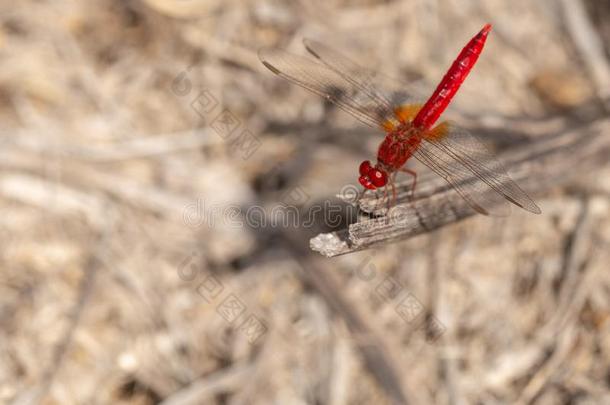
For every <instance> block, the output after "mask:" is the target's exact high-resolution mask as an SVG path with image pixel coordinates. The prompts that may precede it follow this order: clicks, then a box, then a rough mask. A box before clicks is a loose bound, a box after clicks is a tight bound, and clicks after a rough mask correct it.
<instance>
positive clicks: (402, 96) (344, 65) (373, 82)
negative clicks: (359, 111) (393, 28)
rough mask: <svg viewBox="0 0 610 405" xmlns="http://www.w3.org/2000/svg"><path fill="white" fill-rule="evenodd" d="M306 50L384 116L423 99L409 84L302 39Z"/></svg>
mask: <svg viewBox="0 0 610 405" xmlns="http://www.w3.org/2000/svg"><path fill="white" fill-rule="evenodd" d="M303 44H304V45H305V49H307V51H308V52H309V53H310V54H311V55H313V56H314V57H315V58H317V59H318V60H319V61H320V62H321V63H323V64H324V65H326V66H327V67H328V68H329V69H331V70H333V71H334V72H336V73H338V74H340V75H341V76H342V77H344V78H345V80H346V81H348V82H349V83H350V84H351V85H352V86H354V87H356V88H358V90H359V91H361V92H363V93H365V94H366V95H367V97H369V98H370V99H371V100H374V101H375V102H377V103H378V104H379V105H383V106H384V107H385V112H386V117H388V118H390V117H392V113H393V112H394V109H395V108H396V107H397V106H401V105H406V104H414V103H417V102H420V101H421V100H422V99H424V96H425V95H424V94H416V93H415V92H414V91H413V90H414V89H413V87H412V85H408V86H407V85H406V84H405V83H403V82H401V81H400V80H398V79H395V78H392V77H390V76H387V75H385V74H383V73H381V72H378V71H375V70H372V69H367V68H365V67H362V66H361V65H359V64H358V63H356V62H354V61H353V60H351V59H350V58H349V57H347V56H345V55H343V54H341V53H339V52H337V51H336V50H334V49H332V48H330V47H328V46H326V45H325V44H323V43H321V42H318V41H315V40H313V39H308V38H305V39H304V40H303ZM407 89H408V90H407Z"/></svg>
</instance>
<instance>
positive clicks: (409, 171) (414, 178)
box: [398, 167, 417, 199]
mask: <svg viewBox="0 0 610 405" xmlns="http://www.w3.org/2000/svg"><path fill="white" fill-rule="evenodd" d="M398 170H400V171H401V172H404V173H407V174H409V175H411V176H413V182H412V183H411V199H413V198H414V197H415V187H416V186H417V173H416V172H415V171H414V170H411V169H406V168H404V167H403V168H400V169H398Z"/></svg>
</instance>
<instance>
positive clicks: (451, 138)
mask: <svg viewBox="0 0 610 405" xmlns="http://www.w3.org/2000/svg"><path fill="white" fill-rule="evenodd" d="M442 125H447V127H448V129H447V131H446V132H445V133H444V134H442V135H441V136H429V137H426V136H425V135H424V137H423V141H422V143H421V144H420V146H419V147H418V149H417V150H416V152H415V153H414V154H413V156H415V158H417V159H418V160H419V161H420V162H422V163H423V164H425V165H426V166H428V167H429V168H430V169H432V170H433V171H434V172H436V173H437V174H438V175H440V176H441V177H443V178H444V179H445V180H446V181H447V182H448V183H449V184H451V185H452V186H453V187H454V188H455V189H456V191H457V192H458V193H459V194H460V195H461V196H462V197H463V198H464V199H465V200H466V201H467V202H468V203H469V204H470V205H471V206H472V207H473V208H474V209H475V210H476V211H478V212H480V213H482V214H485V215H490V214H492V215H506V214H508V213H509V206H508V204H507V203H506V202H507V201H510V202H511V203H513V204H515V205H517V206H519V207H521V208H523V209H524V210H527V211H529V212H532V213H534V214H540V213H541V211H540V208H538V206H537V205H536V203H535V202H534V201H533V200H532V199H531V198H530V197H529V196H528V195H527V194H526V193H525V191H523V190H522V189H521V188H520V187H519V186H518V185H517V183H515V182H514V181H513V179H511V178H510V176H509V175H508V174H507V173H506V170H505V169H504V167H503V166H502V165H501V164H500V163H499V162H498V161H497V160H496V159H495V158H494V157H493V155H492V154H491V152H490V151H489V150H488V149H487V148H486V147H485V145H484V144H483V143H481V142H480V141H479V140H477V139H476V138H475V137H474V136H473V135H472V134H470V133H469V132H468V131H466V130H464V129H462V128H459V127H456V126H454V125H449V124H442ZM437 135H438V134H437Z"/></svg>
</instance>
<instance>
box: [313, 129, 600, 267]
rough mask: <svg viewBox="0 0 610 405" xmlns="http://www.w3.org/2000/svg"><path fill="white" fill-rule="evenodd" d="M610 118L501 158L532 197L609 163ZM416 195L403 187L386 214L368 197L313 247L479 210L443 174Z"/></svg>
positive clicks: (378, 239)
mask: <svg viewBox="0 0 610 405" xmlns="http://www.w3.org/2000/svg"><path fill="white" fill-rule="evenodd" d="M609 134H610V119H608V118H604V119H600V120H597V121H594V122H592V123H589V124H586V125H583V126H581V127H578V128H575V129H571V130H568V131H565V132H560V133H557V134H553V135H549V136H545V137H540V138H539V140H537V141H535V142H533V143H528V144H525V145H520V146H517V147H514V148H511V149H509V150H507V151H505V152H504V153H503V154H501V155H500V159H501V160H502V161H503V162H505V163H506V167H507V168H508V169H509V171H510V173H511V176H512V177H513V178H514V179H515V180H516V181H517V182H518V183H519V184H520V185H522V186H523V187H524V188H525V189H526V190H528V191H529V192H530V193H531V194H532V195H540V194H541V193H542V192H543V191H545V190H548V189H549V188H550V187H552V186H556V185H560V184H562V183H565V182H566V181H567V180H569V179H570V178H573V177H574V176H575V175H577V174H582V173H590V172H591V171H593V170H595V169H596V168H598V167H599V166H602V165H603V164H605V163H606V162H607V160H608V156H609V154H610V135H609ZM422 179H423V181H422V183H423V184H421V186H418V190H417V194H416V196H415V199H410V197H409V183H408V182H406V183H404V184H403V183H401V184H399V185H398V200H397V205H396V206H395V207H394V208H392V210H390V212H389V214H388V215H382V214H384V212H383V211H385V208H383V209H375V207H385V203H384V202H383V201H382V200H380V197H377V196H374V195H367V196H366V197H364V198H363V199H362V200H360V202H359V206H360V209H361V210H363V211H364V212H369V213H371V214H372V215H373V218H372V219H371V218H369V217H364V216H363V217H362V218H361V219H360V220H359V221H358V222H356V223H354V224H351V225H350V226H349V228H348V229H343V230H340V231H337V232H333V233H323V234H319V235H317V236H316V237H314V238H312V239H311V240H310V247H311V249H312V250H314V251H317V252H319V253H321V254H322V255H324V256H327V257H333V256H338V255H342V254H346V253H351V252H355V251H359V250H364V249H368V248H371V247H373V246H378V245H382V244H385V243H389V242H395V241H399V240H403V239H407V238H410V237H412V236H416V235H419V234H422V233H427V232H430V231H432V230H434V229H438V228H441V227H443V226H445V225H449V224H452V223H455V222H458V221H461V220H463V219H465V218H468V217H470V216H471V215H474V214H475V211H474V210H473V209H472V208H470V207H469V206H468V204H467V203H466V202H465V201H464V200H463V199H462V198H461V197H460V196H459V195H458V193H457V192H456V191H455V190H453V189H452V188H451V187H449V186H448V185H447V184H446V183H445V181H444V180H443V179H441V178H436V177H434V176H422Z"/></svg>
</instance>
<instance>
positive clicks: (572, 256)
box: [0, 0, 610, 405]
mask: <svg viewBox="0 0 610 405" xmlns="http://www.w3.org/2000/svg"><path fill="white" fill-rule="evenodd" d="M568 3H569V4H570V6H567V5H566V4H568ZM509 4H510V5H509ZM573 4H577V5H580V4H581V3H580V1H574V2H567V1H552V0H545V1H536V2H532V1H529V0H513V1H511V2H506V1H500V0H486V1H483V0H466V1H461V0H460V1H458V0H443V1H424V0H409V1H407V0H405V1H388V2H385V1H373V0H360V1H356V2H347V1H343V0H326V1H311V2H309V1H294V2H281V1H271V0H251V1H236V0H233V1H220V0H209V1H204V0H139V1H136V0H130V1H119V0H100V1H91V0H89V1H68V0H55V1H33V0H22V1H20V2H17V3H14V2H9V1H3V2H0V135H1V138H0V150H1V152H0V153H1V155H2V158H1V159H0V169H1V170H0V208H1V209H2V212H3V215H2V216H0V246H1V247H2V249H1V251H0V260H1V263H2V271H1V272H0V325H1V327H0V402H1V403H6V404H36V403H40V404H97V403H99V404H106V403H113V404H121V403H130V404H131V403H133V404H153V403H163V404H174V405H176V404H282V405H284V404H332V405H342V404H385V403H392V402H395V399H392V398H395V397H393V394H392V387H391V384H390V383H389V382H388V381H389V379H384V378H383V377H381V378H380V377H379V375H380V374H379V373H380V369H379V368H378V367H380V366H379V365H377V366H376V365H375V363H374V362H373V363H371V362H369V361H367V360H366V356H364V355H363V353H364V352H363V347H366V345H367V344H368V343H370V344H371V345H377V346H380V347H383V350H384V351H386V352H387V354H388V356H387V359H388V361H387V362H389V363H390V364H391V366H392V367H393V368H394V369H395V372H396V374H397V376H398V381H397V385H398V386H399V387H400V389H401V390H402V391H403V395H404V396H405V397H406V398H408V400H409V402H410V403H416V404H419V403H422V404H427V403H439V404H469V403H480V404H483V403H484V404H509V403H511V404H512V403H522V404H529V403H534V404H564V403H565V404H568V403H569V404H601V403H610V272H609V270H610V265H609V263H610V249H609V248H608V246H610V244H609V243H610V202H609V199H608V196H609V195H610V181H609V180H608V179H610V170H609V168H608V167H606V168H603V167H600V169H599V171H597V172H596V173H583V174H582V176H581V177H580V178H579V179H578V181H576V182H571V183H570V184H569V185H567V186H566V187H564V188H561V189H560V188H554V189H549V190H544V191H540V190H538V191H539V192H538V194H537V195H538V197H537V202H538V203H539V205H540V206H541V208H542V210H543V215H540V216H534V215H531V214H529V213H526V212H523V211H521V212H518V210H516V211H515V212H514V213H513V214H512V215H511V216H510V217H508V218H488V217H483V216H477V217H474V218H471V219H469V220H467V221H464V222H461V223H459V224H456V225H452V226H448V227H446V228H443V229H441V230H439V231H437V232H434V233H432V234H428V235H423V236H419V237H417V238H414V239H412V240H409V241H405V242H400V243H396V244H391V245H388V246H383V247H381V248H376V249H375V250H373V251H366V252H360V253H356V254H351V255H347V256H343V257H340V258H336V259H324V258H322V257H319V256H317V255H315V254H310V255H308V254H306V253H304V252H303V251H305V252H306V250H307V243H308V242H307V241H308V239H307V238H308V236H311V234H314V233H315V232H317V231H318V230H319V229H318V228H321V227H320V226H319V225H320V224H319V223H320V222H321V221H322V218H314V219H315V221H314V222H315V223H316V225H315V226H312V224H309V223H299V224H297V226H296V227H288V228H286V227H283V226H273V224H272V223H271V218H272V216H271V215H269V211H270V210H271V209H272V208H273V207H274V206H277V204H278V201H290V202H291V203H293V204H296V205H298V206H299V207H303V206H311V205H313V204H314V203H320V202H323V201H325V200H327V199H329V198H332V196H334V195H335V194H337V193H338V192H339V191H340V190H341V189H342V187H344V186H345V185H346V184H354V182H355V181H356V177H355V176H356V172H357V167H358V164H359V162H360V161H362V160H363V159H366V158H368V159H371V158H373V156H374V153H375V148H376V147H377V145H378V143H379V141H380V140H381V138H380V137H379V136H378V135H375V134H373V133H369V132H370V131H368V130H367V129H365V128H363V127H362V126H361V125H359V124H358V123H357V122H356V121H355V120H353V119H352V118H350V117H349V116H348V115H345V114H344V113H342V112H340V111H338V110H336V109H334V108H332V107H331V106H330V105H328V104H326V103H324V102H323V101H322V100H321V99H320V98H319V97H317V96H315V95H313V94H309V93H307V92H306V91H304V90H302V89H300V88H298V87H296V86H293V85H290V84H288V83H287V82H285V81H282V80H281V79H280V78H278V77H276V76H274V75H272V74H271V73H270V72H269V71H268V70H266V69H265V68H264V67H263V66H262V65H261V64H260V62H259V60H258V57H257V53H256V52H257V50H258V49H259V48H261V47H264V46H279V47H282V48H286V49H289V50H291V51H293V52H299V53H300V52H303V47H302V44H301V40H302V38H303V37H312V38H317V39H320V40H322V41H324V42H325V43H328V44H329V45H331V46H333V47H335V48H337V49H342V50H344V51H345V52H346V53H348V54H350V55H352V56H353V57H354V58H356V59H357V60H359V61H360V62H361V63H362V64H364V65H366V66H370V67H373V68H376V69H380V70H383V71H384V72H385V73H387V74H388V75H392V76H394V77H397V78H400V79H401V80H403V81H407V82H411V83H417V84H418V86H421V88H423V89H424V90H425V91H427V92H430V91H431V90H432V89H433V88H434V83H435V81H437V80H438V79H439V78H440V77H441V76H442V74H443V72H444V69H446V67H447V66H448V64H449V63H451V61H452V59H453V58H454V57H455V55H456V54H457V52H458V51H459V49H461V47H462V46H463V44H464V43H465V42H466V41H467V40H468V39H469V38H470V37H471V36H472V35H473V34H474V33H476V32H477V31H478V30H479V29H480V27H481V26H482V25H483V24H484V23H485V22H490V23H492V24H493V26H494V31H493V33H492V35H491V37H490V39H489V42H488V45H487V47H486V49H485V51H484V54H483V56H482V57H481V59H480V61H479V63H478V65H477V67H476V68H475V70H474V71H473V73H472V75H471V76H470V77H469V79H468V80H467V82H466V84H465V85H464V86H463V88H462V90H461V91H460V94H459V95H458V96H457V97H456V99H455V102H454V104H453V105H452V107H451V111H449V112H448V114H449V116H453V117H455V118H456V120H459V118H460V117H478V118H480V119H481V120H482V121H483V122H484V121H485V120H488V121H490V122H491V121H493V119H494V118H493V117H499V116H502V117H512V118H515V117H516V118H520V117H522V118H523V119H528V120H532V119H545V117H550V116H557V115H565V116H566V117H574V118H573V119H574V122H575V123H577V122H578V119H579V116H578V115H577V114H576V115H572V114H573V112H574V111H578V109H579V108H580V107H581V106H584V105H599V104H601V103H603V101H600V98H602V99H603V98H604V97H606V96H607V95H608V89H610V87H607V88H606V87H604V86H603V84H604V83H608V82H607V81H606V82H604V80H608V79H607V77H606V76H605V74H604V69H603V66H604V64H605V63H607V55H608V52H609V51H610V49H609V45H608V44H609V43H610V6H609V5H608V2H607V1H595V0H590V1H588V2H585V3H584V6H585V7H586V10H585V13H586V14H584V15H585V18H586V19H587V20H588V21H589V23H590V25H588V26H586V27H585V28H588V29H589V30H590V31H591V32H592V33H593V35H594V36H595V38H597V39H598V41H599V44H601V46H602V47H603V46H606V48H605V49H603V48H602V50H603V52H605V54H603V58H602V59H603V60H602V62H601V64H600V62H599V61H595V60H593V61H592V59H590V57H588V56H587V55H588V54H586V53H583V50H582V47H581V46H579V38H580V37H579V33H581V30H582V29H583V28H582V26H581V25H578V23H576V25H574V24H575V23H574V22H573V21H572V22H571V17H573V16H574V15H576V16H577V17H578V15H577V14H578V13H577V12H575V11H574V9H573V8H570V7H573ZM566 7H567V8H566ZM577 11H578V9H577ZM574 13H576V14H574ZM574 27H576V29H575V30H574V29H572V28H574ZM586 38H590V37H586ZM585 42H586V41H585ZM589 56H590V55H589ZM600 66H601V68H600ZM600 69H601V70H600ZM219 117H220V118H219ZM588 119H590V118H588ZM491 141H492V142H496V143H498V145H500V146H501V145H502V139H494V140H491ZM566 170H569V168H566ZM534 191H535V190H534ZM253 207H259V208H256V209H255V208H253ZM261 209H262V211H261ZM257 210H258V211H257ZM256 212H259V213H260V212H262V213H261V214H260V215H258V214H256ZM347 220H348V219H346V218H340V221H339V222H340V223H339V224H338V223H334V224H327V226H326V227H323V228H325V229H327V228H328V227H329V226H330V227H333V226H334V227H335V228H336V227H338V226H342V225H343V226H344V225H345V222H346V221H347ZM261 222H263V223H261ZM276 225H277V224H276ZM287 235H292V236H294V237H293V238H289V237H287ZM300 249H301V250H300ZM299 252H300V253H299ZM311 266H315V267H316V269H317V271H322V272H326V273H327V274H331V275H332V277H333V280H334V282H335V284H333V286H336V285H338V286H340V288H335V287H333V288H335V290H334V293H335V294H336V295H337V296H339V297H341V299H342V300H344V301H345V302H347V303H349V308H351V309H352V310H353V311H356V312H357V313H358V314H360V316H361V318H362V320H363V322H364V324H365V325H366V327H367V330H369V331H370V334H364V335H363V334H358V333H354V332H353V329H351V328H350V322H349V319H346V317H345V314H344V313H342V312H341V311H337V310H336V308H333V306H332V305H330V304H329V302H328V299H326V298H325V295H324V294H320V291H319V290H318V288H316V286H315V283H314V284H313V285H312V283H310V282H309V281H308V278H307V275H308V273H309V272H310V270H311V268H312V267H311ZM401 305H402V306H401ZM405 305H406V307H405ZM398 308H403V310H402V311H401V310H399V309H398ZM405 308H407V309H405ZM431 328H432V329H434V330H436V331H437V332H438V333H436V334H431V333H430V330H431ZM431 336H432V337H433V338H431ZM365 351H366V350H365ZM382 366H383V365H382Z"/></svg>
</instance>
